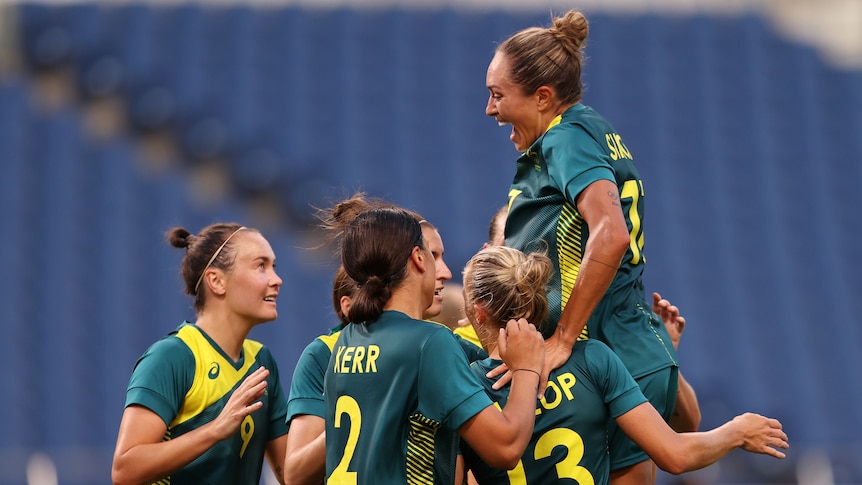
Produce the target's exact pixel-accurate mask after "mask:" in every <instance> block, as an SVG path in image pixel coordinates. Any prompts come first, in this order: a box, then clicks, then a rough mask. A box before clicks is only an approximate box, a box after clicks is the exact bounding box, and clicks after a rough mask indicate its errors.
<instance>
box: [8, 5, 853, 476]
mask: <svg viewBox="0 0 862 485" xmlns="http://www.w3.org/2000/svg"><path fill="white" fill-rule="evenodd" d="M569 8H578V9H581V10H583V11H584V12H585V13H586V14H587V15H588V19H589V20H590V22H591V33H590V36H589V39H588V44H587V51H586V52H587V56H588V61H587V64H586V66H585V69H584V79H585V82H586V93H585V96H584V103H585V104H588V105H591V106H593V107H594V108H596V109H597V110H598V111H599V112H600V113H602V114H603V115H604V116H605V117H606V118H607V119H608V120H610V121H611V123H612V124H614V125H615V126H616V128H617V130H618V131H619V132H620V133H621V134H622V135H623V137H624V140H625V142H626V144H627V146H628V147H629V149H630V150H631V151H632V153H633V154H634V156H635V161H636V162H637V163H638V166H639V169H640V171H641V175H642V177H643V179H644V183H645V186H646V194H647V197H648V198H647V207H648V211H647V220H646V225H645V227H646V249H645V254H646V255H647V257H648V264H647V269H646V275H645V280H646V284H647V291H648V292H652V291H660V292H661V293H662V294H663V295H664V296H666V297H667V298H669V299H670V300H671V301H672V302H674V303H675V304H677V305H679V306H680V308H681V309H682V311H683V314H684V315H685V316H686V317H687V319H688V325H687V327H686V330H685V334H684V336H683V339H682V345H681V348H680V359H681V363H682V371H683V373H684V374H685V375H686V377H687V378H688V380H689V381H690V382H691V383H692V385H693V386H694V387H695V389H696V390H697V393H698V396H699V399H700V405H701V408H702V412H703V423H702V428H703V429H707V428H712V427H715V426H717V425H720V424H721V423H723V422H724V421H726V420H728V419H730V418H732V417H733V416H735V415H737V414H739V413H742V412H746V411H754V412H758V413H761V414H766V415H769V416H772V417H775V418H778V419H780V420H781V421H782V422H783V423H784V425H785V428H786V430H787V432H788V434H789V436H790V440H791V445H792V448H791V449H790V450H789V453H788V458H787V459H786V460H784V461H778V460H774V459H771V458H768V457H765V456H760V455H750V454H747V453H743V452H734V453H731V454H730V455H728V456H727V457H726V458H725V459H724V460H722V461H721V462H719V463H717V464H715V465H713V466H711V467H708V468H706V469H704V470H701V471H699V472H695V473H690V474H686V475H683V476H680V477H673V476H670V475H667V474H660V475H659V483H660V484H701V485H706V484H806V485H808V484H816V485H833V484H862V463H860V460H859V459H858V456H859V455H860V454H862V437H860V436H862V416H860V409H862V383H860V378H859V374H858V372H859V369H862V325H860V323H862V322H860V315H862V303H860V300H862V299H860V290H862V283H860V282H859V270H860V269H862V263H860V257H859V248H860V240H862V228H860V222H859V213H860V210H862V196H860V190H859V184H860V181H862V71H860V69H862V67H860V66H862V2H860V1H859V0H841V1H839V0H810V1H809V0H761V1H754V0H752V1H745V0H734V1H731V0H712V1H710V0H700V1H699V0H582V1H580V2H560V1H539V0H536V1H523V0H521V1H515V0H508V1H492V0H470V1H468V0H458V1H455V0H452V1H437V2H435V1H432V0H425V1H422V0H416V1H409V0H403V1H398V0H389V1H386V0H355V1H347V0H343V1H339V0H307V1H293V2H291V1H287V0H282V1H278V0H269V1H263V0H261V1H258V2H254V1H246V2H238V1H237V2H229V1H210V2H199V3H183V2H164V1H163V2H155V1H153V2H146V1H139V2H125V1H110V2H107V1H106V2H102V3H97V2H92V3H80V2H59V1H57V2H38V3H18V2H9V1H7V2H2V5H0V231H2V237H0V324H2V335H0V389H2V398H0V419H2V422H3V424H4V425H3V431H2V432H0V485H7V484H14V485H21V484H28V485H51V484H57V483H60V484H69V485H73V484H74V485H78V484H92V485H102V484H107V483H110V463H111V456H112V452H113V446H114V440H115V439H116V433H117V428H118V425H119V420H120V416H121V413H122V408H123V403H124V399H125V389H126V385H127V383H128V378H129V376H130V374H131V371H132V367H133V366H134V364H135V361H136V360H137V358H138V357H139V356H140V355H141V354H142V353H143V352H144V351H145V350H146V348H147V347H148V346H149V345H150V344H151V343H152V342H154V341H155V340H156V339H158V338H159V337H161V336H162V335H164V334H166V333H167V332H169V331H171V330H172V329H174V328H175V327H176V326H177V325H178V324H179V323H180V322H181V321H182V320H183V319H193V317H194V315H193V312H192V308H191V302H190V300H189V299H188V297H186V296H185V295H184V294H183V293H182V291H183V286H182V283H181V280H180V276H179V264H180V258H181V256H182V251H180V250H177V249H174V248H171V247H170V246H169V245H168V244H167V243H166V242H165V240H164V232H165V231H166V230H167V229H169V228H170V227H172V226H175V225H182V226H185V227H187V228H188V229H190V230H191V231H192V232H196V231H197V230H199V229H200V228H202V227H203V226H205V225H208V224H210V223H213V222H217V221H239V222H242V223H244V224H246V225H250V226H254V227H257V228H259V229H260V230H261V231H262V232H263V233H264V235H265V236H266V237H267V238H268V239H269V240H270V242H271V243H272V245H273V248H274V249H275V251H276V253H277V255H278V267H279V273H280V275H281V276H282V277H283V278H284V286H283V288H282V291H281V294H280V297H279V310H280V317H279V319H278V320H277V321H275V322H272V323H269V324H266V325H263V326H260V327H259V328H256V329H255V330H254V331H253V332H252V334H251V337H252V338H254V339H257V340H260V341H263V342H264V343H265V344H266V345H268V346H269V347H270V348H272V349H273V352H274V354H275V356H276V358H277V359H278V361H279V365H280V373H281V376H280V377H281V382H282V383H283V385H284V386H285V387H288V386H289V385H290V379H291V375H292V372H293V368H294V365H295V362H296V360H297V358H298V357H299V354H300V352H301V350H302V349H303V348H304V347H305V345H306V344H307V343H308V342H310V341H311V340H312V339H313V338H314V337H316V336H317V335H319V334H321V333H325V332H326V331H327V329H328V328H330V327H331V326H332V325H333V324H334V323H335V322H336V318H335V315H334V313H333V311H332V309H331V303H330V301H331V300H330V292H331V281H332V276H333V274H334V269H335V259H334V257H333V255H332V254H331V253H330V252H329V251H327V250H324V249H312V248H313V247H315V246H317V245H318V244H319V242H320V240H319V235H318V234H317V232H316V231H315V230H314V224H315V219H314V212H313V209H312V208H313V207H322V206H328V205H330V204H332V203H334V202H336V201H338V200H340V199H341V198H344V197H346V196H349V195H350V194H352V193H353V192H355V191H358V190H362V191H365V192H367V193H368V194H369V195H372V196H376V197H383V198H386V199H389V200H391V201H393V202H395V203H398V204H400V205H403V206H406V207H408V208H411V209H414V210H417V211H419V212H420V213H422V214H423V215H424V216H425V217H426V218H427V219H429V220H430V221H432V222H433V223H434V224H435V225H437V226H438V228H439V229H440V232H441V234H442V236H443V239H444V242H445V245H446V260H447V262H448V263H449V266H450V267H451V268H452V269H453V273H454V274H455V278H454V281H455V282H456V283H457V282H458V281H459V278H460V268H462V267H463V264H464V263H465V262H466V261H467V260H468V259H469V257H470V256H471V255H472V254H473V253H474V252H475V251H476V250H478V249H479V248H480V247H481V244H482V243H483V242H484V241H485V240H486V239H487V227H488V222H489V220H490V218H491V215H492V214H493V212H494V211H495V210H496V208H497V207H499V206H501V205H503V203H505V201H506V194H507V192H508V187H509V183H510V182H511V177H512V175H513V174H514V160H515V159H516V157H517V153H516V152H515V149H514V148H513V146H512V144H511V143H510V142H509V140H508V134H509V128H508V127H507V128H499V127H498V126H497V124H496V123H495V122H494V120H492V119H490V118H487V117H486V116H485V115H484V107H485V103H486V100H487V89H486V88H485V70H486V68H487V64H488V62H489V61H490V59H491V57H492V56H493V52H494V48H495V46H496V44H497V43H498V42H500V41H502V40H503V39H505V38H506V37H507V36H509V35H510V34H512V33H514V32H516V31H517V30H520V29H522V28H525V27H528V26H533V25H541V26H547V25H548V23H549V20H550V14H551V13H552V12H553V13H563V12H564V11H565V10H567V9H569ZM854 295H855V296H854ZM266 480H267V481H269V480H270V478H269V477H267V478H266Z"/></svg>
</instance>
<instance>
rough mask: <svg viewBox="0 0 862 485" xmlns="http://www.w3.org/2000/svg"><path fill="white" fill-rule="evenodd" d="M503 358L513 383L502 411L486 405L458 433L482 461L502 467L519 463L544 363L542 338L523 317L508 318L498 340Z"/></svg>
mask: <svg viewBox="0 0 862 485" xmlns="http://www.w3.org/2000/svg"><path fill="white" fill-rule="evenodd" d="M497 342H498V344H499V348H500V354H501V357H502V358H503V361H504V362H506V363H507V365H508V366H509V369H511V370H512V373H513V377H512V387H511V390H510V392H509V398H508V401H507V402H506V407H504V408H503V410H502V412H501V411H500V410H498V409H497V408H496V407H495V406H488V407H487V408H485V409H483V410H482V411H481V412H479V414H477V415H475V416H473V417H472V418H470V419H468V420H467V421H466V422H465V423H464V424H463V425H461V427H460V428H458V433H459V434H460V435H461V437H462V438H464V440H466V441H467V443H468V444H469V445H470V447H471V448H473V449H474V450H476V453H478V454H479V456H480V457H481V458H482V460H483V461H485V463H487V464H489V465H491V466H493V467H496V468H500V469H504V470H510V469H512V468H514V467H515V465H517V464H518V461H519V460H520V459H521V455H523V453H524V450H525V449H526V447H527V444H528V443H529V442H530V437H531V435H532V433H533V425H534V424H535V418H536V392H537V388H538V384H539V372H540V370H541V369H542V364H543V363H544V352H543V347H544V340H543V339H542V334H541V333H539V332H538V331H537V330H536V327H535V326H534V325H532V324H530V323H529V322H527V321H526V320H524V319H523V318H522V319H520V320H517V321H516V320H510V321H509V323H508V324H507V325H506V329H502V328H501V329H500V337H499V338H498V340H497Z"/></svg>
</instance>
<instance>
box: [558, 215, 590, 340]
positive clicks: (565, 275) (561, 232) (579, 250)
mask: <svg viewBox="0 0 862 485" xmlns="http://www.w3.org/2000/svg"><path fill="white" fill-rule="evenodd" d="M583 228H584V218H583V217H581V214H580V213H579V212H578V210H577V209H576V208H575V206H573V205H572V204H571V203H569V202H566V203H565V204H563V209H562V211H561V212H560V219H559V221H558V222H557V257H558V258H559V266H560V311H563V309H564V308H566V303H567V302H568V301H569V296H570V295H571V294H572V288H573V287H574V286H575V281H576V280H577V279H578V273H579V272H580V270H581V263H582V261H583V260H582V259H581V258H582V257H583V254H584V238H583ZM586 337H587V328H586V327H584V330H583V331H581V337H580V338H586Z"/></svg>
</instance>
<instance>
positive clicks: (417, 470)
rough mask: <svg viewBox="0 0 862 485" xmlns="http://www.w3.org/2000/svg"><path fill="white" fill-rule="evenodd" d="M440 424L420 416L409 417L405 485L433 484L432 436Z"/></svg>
mask: <svg viewBox="0 0 862 485" xmlns="http://www.w3.org/2000/svg"><path fill="white" fill-rule="evenodd" d="M439 428H440V423H438V422H437V421H434V420H433V419H428V418H426V417H425V416H422V415H421V414H418V413H417V414H414V415H413V416H410V431H409V432H408V433H407V483H408V484H411V485H412V484H417V485H420V484H432V483H434V436H435V435H436V434H437V430H438V429H439Z"/></svg>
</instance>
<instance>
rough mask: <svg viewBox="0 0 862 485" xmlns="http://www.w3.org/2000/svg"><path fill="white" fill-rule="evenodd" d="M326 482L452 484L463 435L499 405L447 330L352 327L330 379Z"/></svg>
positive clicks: (411, 323) (343, 336)
mask: <svg viewBox="0 0 862 485" xmlns="http://www.w3.org/2000/svg"><path fill="white" fill-rule="evenodd" d="M324 383H325V386H324V387H325V404H326V418H325V419H326V457H327V459H326V476H327V483H329V484H338V483H360V484H375V485H378V484H381V485H386V484H404V483H417V484H424V483H427V484H431V483H452V481H453V479H454V471H455V457H456V454H457V451H458V441H459V437H458V434H457V431H456V430H457V429H458V428H459V427H460V426H461V425H462V424H464V423H465V422H466V421H467V420H468V419H470V418H471V417H473V416H475V415H476V414H478V413H479V412H480V411H482V410H483V409H485V408H486V407H488V406H490V405H492V403H491V400H490V398H489V397H488V396H487V395H486V394H485V390H484V387H483V386H482V384H481V383H480V382H479V379H478V378H477V377H476V376H475V375H473V373H472V372H471V371H470V367H469V364H468V363H467V361H466V359H465V358H464V351H463V350H462V348H461V347H460V345H459V344H458V342H457V341H456V339H455V338H454V336H453V334H452V332H451V331H450V330H449V329H448V328H447V327H445V326H443V325H439V324H437V323H433V322H428V321H424V320H414V319H412V318H410V317H408V316H407V315H405V314H403V313H401V312H397V311H391V310H387V311H384V312H383V314H382V315H381V316H380V317H379V318H378V319H377V320H375V321H374V322H373V323H370V324H367V323H352V324H350V325H347V326H345V327H344V328H343V329H342V330H341V333H340V335H339V336H338V340H337V342H336V343H335V346H334V348H333V350H332V357H331V359H330V361H329V368H328V371H327V373H326V377H325V381H324Z"/></svg>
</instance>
